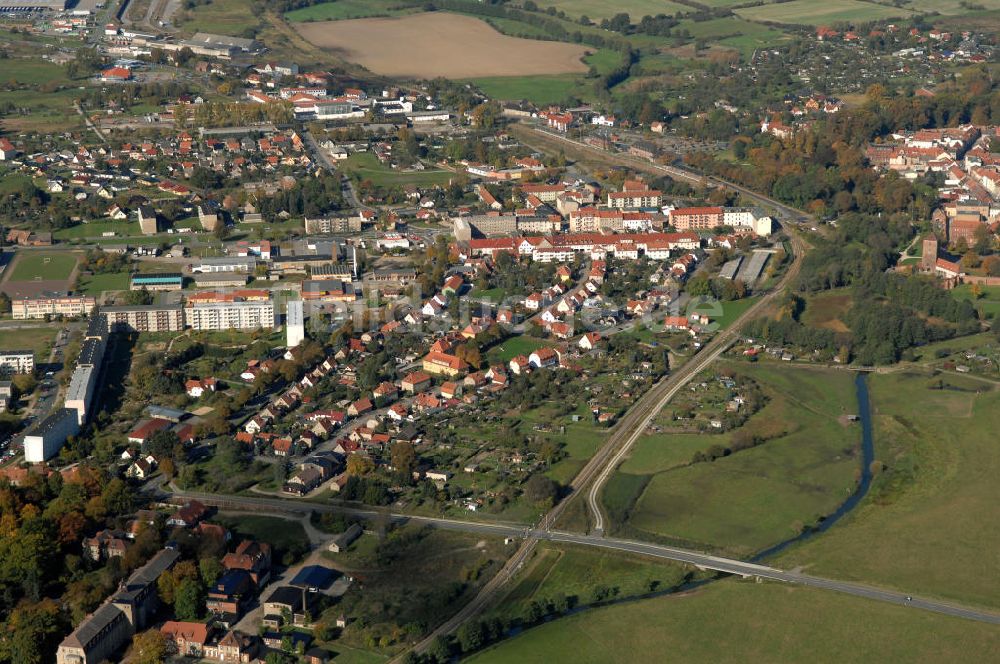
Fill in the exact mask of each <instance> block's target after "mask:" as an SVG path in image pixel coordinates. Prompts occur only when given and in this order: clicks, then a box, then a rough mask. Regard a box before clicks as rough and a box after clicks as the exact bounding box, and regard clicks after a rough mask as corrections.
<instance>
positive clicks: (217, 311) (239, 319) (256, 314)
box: [184, 301, 274, 330]
mask: <svg viewBox="0 0 1000 664" xmlns="http://www.w3.org/2000/svg"><path fill="white" fill-rule="evenodd" d="M184 316H185V318H186V319H187V325H188V327H190V328H192V329H195V330H256V329H257V328H265V329H270V328H273V327H274V303H273V302H272V301H267V302H218V303H198V304H194V305H191V306H189V307H187V309H185V312H184Z"/></svg>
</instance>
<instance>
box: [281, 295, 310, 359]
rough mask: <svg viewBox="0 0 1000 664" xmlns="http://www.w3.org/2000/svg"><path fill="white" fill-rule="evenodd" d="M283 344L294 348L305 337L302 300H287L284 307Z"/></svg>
mask: <svg viewBox="0 0 1000 664" xmlns="http://www.w3.org/2000/svg"><path fill="white" fill-rule="evenodd" d="M285 333H286V335H287V337H288V338H287V340H286V341H285V345H286V346H288V347H289V348H294V347H295V346H298V345H299V344H300V343H302V340H303V339H305V338H306V323H305V311H304V308H303V306H302V300H289V301H288V304H287V305H286V309H285Z"/></svg>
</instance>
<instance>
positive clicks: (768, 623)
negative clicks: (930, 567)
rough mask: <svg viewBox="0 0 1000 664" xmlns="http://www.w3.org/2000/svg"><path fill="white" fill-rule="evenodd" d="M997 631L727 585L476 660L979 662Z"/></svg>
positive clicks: (807, 591)
mask: <svg viewBox="0 0 1000 664" xmlns="http://www.w3.org/2000/svg"><path fill="white" fill-rule="evenodd" d="M996 648H997V633H996V626H995V625H987V624H984V623H978V622H973V621H971V620H963V619H960V618H951V617H945V616H941V615H938V614H934V613H929V612H926V611H919V610H914V609H911V608H906V607H901V606H893V605H890V604H883V603H879V602H873V601H870V600H866V599H860V598H856V597H851V596H848V595H843V594H839V593H834V592H829V591H826V590H818V589H815V588H807V587H801V586H790V585H780V584H777V583H760V584H756V583H753V582H749V581H738V580H735V579H730V580H726V581H720V582H716V583H712V584H710V585H709V586H706V587H704V588H702V589H701V590H698V591H695V592H691V593H686V594H684V595H668V596H664V597H659V598H655V599H646V600H640V601H636V602H626V603H623V604H619V605H616V606H610V607H605V608H600V609H595V610H590V611H583V612H581V613H578V614H576V615H573V616H570V617H567V618H560V619H557V620H553V621H552V622H549V623H546V624H543V625H541V626H539V627H535V628H532V629H529V630H527V631H525V632H523V633H522V634H520V635H518V636H516V637H514V638H512V639H509V640H508V641H505V642H502V643H500V644H499V645H497V646H494V647H493V648H491V649H489V650H486V651H484V652H482V653H480V654H479V655H476V656H473V657H472V658H470V660H469V661H470V662H475V663H476V664H509V663H510V662H518V663H519V664H534V663H536V662H537V663H538V664H563V663H567V664H591V663H593V664H598V663H600V664H603V663H605V662H620V661H628V662H631V663H636V664H646V663H647V662H648V663H649V664H661V663H662V662H712V663H713V664H724V663H730V662H731V663H733V664H737V663H738V664H746V663H747V662H817V663H819V662H831V663H833V662H837V663H843V662H986V661H993V660H995V658H996Z"/></svg>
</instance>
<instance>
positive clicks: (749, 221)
mask: <svg viewBox="0 0 1000 664" xmlns="http://www.w3.org/2000/svg"><path fill="white" fill-rule="evenodd" d="M771 223H772V221H771V217H768V216H767V215H765V214H764V213H763V211H761V210H759V209H757V208H725V209H724V210H723V211H722V224H723V225H724V226H732V227H733V228H749V229H750V230H752V231H753V232H754V234H755V235H759V236H761V237H766V236H768V235H770V234H771V230H772V229H771Z"/></svg>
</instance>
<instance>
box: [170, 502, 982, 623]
mask: <svg viewBox="0 0 1000 664" xmlns="http://www.w3.org/2000/svg"><path fill="white" fill-rule="evenodd" d="M158 490H159V491H160V498H161V499H163V500H172V501H173V502H181V501H185V500H199V501H201V502H202V503H204V504H205V505H209V506H213V507H217V508H219V509H220V510H232V511H242V512H258V513H267V512H271V513H279V514H292V515H300V516H305V515H308V514H309V513H310V512H317V513H328V512H336V513H341V514H347V515H349V516H353V517H357V518H361V519H367V520H372V519H377V518H380V517H388V518H389V519H390V520H391V521H393V522H395V523H416V524H425V525H428V526H432V527H434V528H441V529H444V530H457V531H462V532H469V533H474V534H478V535H488V536H493V537H509V538H513V539H522V540H524V542H537V541H542V540H544V541H549V542H562V543H565V544H575V545H579V546H589V547H597V548H602V549H609V550H613V551H621V552H622V553H629V554H634V555H642V556H650V557H653V558H661V559H664V560H673V561H676V562H680V563H686V564H688V565H693V566H694V567H697V568H699V569H706V570H713V571H717V572H721V573H724V574H733V575H739V576H743V577H748V578H750V577H752V578H760V579H769V580H773V581H782V582H785V583H796V584H799V585H803V586H810V587H814V588H821V589H824V590H832V591H835V592H841V593H846V594H849V595H855V596H857V597H864V598H866V599H872V600H877V601H880V602H888V603H890V604H898V605H900V606H907V607H913V608H918V609H924V610H927V611H933V612H935V613H941V614H945V615H949V616H954V617H956V618H966V619H969V620H976V621H979V622H986V623H991V624H995V625H1000V615H998V614H996V613H993V612H990V611H985V610H981V609H978V608H975V607H967V606H961V605H958V604H952V603H949V602H942V601H939V600H935V599H931V598H923V597H915V596H912V595H908V594H906V593H903V592H900V591H896V590H887V589H884V588H876V587H873V586H867V585H863V584H857V583H849V582H846V581H837V580H833V579H826V578H823V577H818V576H812V575H807V574H800V573H798V572H795V571H785V570H781V569H778V568H775V567H770V566H767V565H759V564H756V563H750V562H745V561H742V560H735V559H732V558H725V557H721V556H715V555H712V554H709V553H705V552H703V551H696V550H692V549H682V548H678V547H671V546H664V545H661V544H652V543H649V542H639V541H635V540H628V539H619V538H613V537H603V536H601V535H597V534H591V535H585V534H580V533H568V532H563V531H559V530H551V529H542V528H526V527H525V526H523V525H519V524H515V523H504V522H479V521H462V520H458V519H445V518H440V517H428V516H415V515H409V514H400V513H398V512H382V511H379V510H375V509H368V508H359V507H350V506H346V505H339V504H332V503H312V502H307V501H302V500H294V499H283V498H257V497H248V496H235V495H223V494H211V493H200V492H185V491H173V492H171V491H165V490H164V489H163V488H159V489H158ZM522 548H523V547H522ZM518 560H519V563H518V564H515V565H514V566H510V565H509V564H508V565H505V567H504V569H503V570H501V572H500V573H498V574H497V575H496V576H494V577H493V578H492V579H490V581H489V582H488V583H487V584H486V585H485V586H483V588H482V589H481V590H480V593H479V595H477V596H476V598H475V599H474V600H473V602H471V603H470V604H467V605H466V607H470V606H474V607H475V610H472V611H471V612H470V611H465V610H464V609H465V607H463V610H462V611H461V612H460V614H458V615H456V616H454V617H453V618H452V619H451V620H449V621H448V622H447V623H446V624H448V625H451V624H455V625H456V626H457V625H460V624H461V623H462V621H463V620H464V619H465V618H467V617H470V616H474V615H476V613H477V612H478V610H479V609H481V608H483V607H484V606H485V602H486V599H480V598H481V597H483V595H484V591H486V590H487V589H489V588H492V589H493V590H494V591H496V590H498V589H499V588H501V587H502V586H503V584H504V583H506V582H507V581H508V580H509V579H510V578H511V577H512V576H513V575H514V573H515V572H517V570H518V568H519V567H520V562H523V561H524V558H518ZM508 568H509V569H508ZM460 616H461V618H460ZM438 631H439V630H435V633H438ZM441 633H447V632H441ZM428 643H429V642H428Z"/></svg>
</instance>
